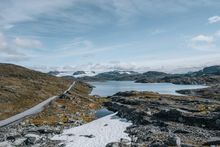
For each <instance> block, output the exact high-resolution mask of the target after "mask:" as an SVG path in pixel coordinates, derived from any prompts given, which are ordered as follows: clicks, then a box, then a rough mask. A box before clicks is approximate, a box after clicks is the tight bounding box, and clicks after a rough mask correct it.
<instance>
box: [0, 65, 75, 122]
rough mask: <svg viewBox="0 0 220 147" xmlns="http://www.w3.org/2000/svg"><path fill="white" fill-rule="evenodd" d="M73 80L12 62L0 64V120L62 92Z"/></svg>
mask: <svg viewBox="0 0 220 147" xmlns="http://www.w3.org/2000/svg"><path fill="white" fill-rule="evenodd" d="M72 82H73V80H70V79H64V78H57V77H54V76H50V75H48V74H44V73H41V72H37V71H33V70H30V69H27V68H24V67H21V66H17V65H12V64H3V63H1V64H0V87H1V88H0V108H1V110H0V120H2V119H5V118H7V117H9V116H12V115H15V114H17V113H18V112H22V111H24V110H26V109H28V108H30V107H32V106H34V105H36V104H38V103H39V102H41V101H43V100H46V99H48V98H49V97H51V96H54V95H59V94H62V93H63V92H64V91H65V90H66V89H67V88H68V87H69V86H70V85H71V83H72Z"/></svg>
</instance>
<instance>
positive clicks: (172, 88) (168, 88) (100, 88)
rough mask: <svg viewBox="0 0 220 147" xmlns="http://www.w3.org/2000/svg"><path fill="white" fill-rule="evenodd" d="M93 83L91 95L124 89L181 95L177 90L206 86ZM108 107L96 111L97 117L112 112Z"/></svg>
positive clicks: (117, 82) (120, 82)
mask: <svg viewBox="0 0 220 147" xmlns="http://www.w3.org/2000/svg"><path fill="white" fill-rule="evenodd" d="M89 83H90V84H91V85H93V86H95V88H93V91H92V93H91V95H100V96H111V95H113V94H115V93H117V92H123V91H131V90H137V91H153V92H159V93H161V94H173V95H181V94H178V93H176V90H182V89H198V88H206V87H207V86H203V85H176V84H172V83H135V82H133V81H105V82H89ZM112 113H113V112H112V111H109V110H108V109H106V108H102V109H100V110H98V111H97V112H96V118H101V117H103V116H106V115H109V114H112Z"/></svg>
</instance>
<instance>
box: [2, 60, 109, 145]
mask: <svg viewBox="0 0 220 147" xmlns="http://www.w3.org/2000/svg"><path fill="white" fill-rule="evenodd" d="M0 71H1V72H0V75H1V76H0V78H1V82H0V84H1V89H0V100H1V103H0V105H1V118H2V119H4V118H8V117H9V116H12V115H14V114H17V113H19V112H23V111H24V110H26V109H29V108H31V107H32V106H34V105H36V104H38V103H40V102H41V101H43V100H46V99H48V98H49V97H50V96H55V95H57V96H58V98H57V99H55V100H54V101H52V102H51V103H50V104H49V105H48V106H46V108H45V109H44V110H43V111H42V112H40V113H38V114H36V115H33V116H29V117H28V118H24V119H22V120H18V122H15V123H13V124H10V125H7V126H4V127H1V128H0V146H11V145H12V146H22V147H23V146H60V145H58V142H57V141H52V140H50V137H51V136H53V135H55V134H59V133H61V132H62V130H63V129H64V128H69V127H75V126H79V125H82V124H84V123H87V122H90V121H92V120H94V119H96V116H95V113H96V110H97V109H100V108H101V107H102V105H103V104H102V103H103V102H104V101H106V100H105V99H101V98H100V97H98V96H90V95H89V93H90V92H91V90H92V88H93V87H92V86H90V85H88V84H86V83H83V82H80V81H75V82H74V83H75V84H74V86H73V87H71V88H70V89H69V90H68V91H66V92H65V93H64V91H65V90H67V89H68V87H69V86H70V85H71V84H72V82H73V81H74V80H73V79H72V78H57V77H54V76H49V75H48V74H43V73H40V72H36V71H32V70H29V69H26V68H24V67H20V66H16V65H11V64H1V68H0ZM48 88H49V89H48ZM2 108H3V109H2Z"/></svg>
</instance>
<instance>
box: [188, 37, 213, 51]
mask: <svg viewBox="0 0 220 147" xmlns="http://www.w3.org/2000/svg"><path fill="white" fill-rule="evenodd" d="M189 46H190V47H191V48H193V49H197V50H201V51H213V50H215V48H216V45H215V40H214V37H213V36H207V35H198V36H195V37H193V38H192V39H191V40H190V42H189Z"/></svg>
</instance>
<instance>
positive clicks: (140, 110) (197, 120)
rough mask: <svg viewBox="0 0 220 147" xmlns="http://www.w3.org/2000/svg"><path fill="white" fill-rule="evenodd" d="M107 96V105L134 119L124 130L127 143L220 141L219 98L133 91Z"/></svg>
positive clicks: (151, 143)
mask: <svg viewBox="0 0 220 147" xmlns="http://www.w3.org/2000/svg"><path fill="white" fill-rule="evenodd" d="M109 98H110V99H111V100H112V101H111V102H107V103H106V104H105V105H106V107H107V108H108V109H110V110H112V111H115V112H116V111H117V112H118V115H119V116H121V117H123V118H127V119H128V120H130V121H132V122H133V123H134V125H132V126H130V127H128V128H127V130H126V132H127V133H128V134H129V136H130V137H131V139H132V142H131V144H130V145H127V146H140V147H142V146H143V147H144V146H155V147H156V146H161V147H162V146H164V147H165V146H187V147H188V146H190V147H191V146H210V145H217V146H218V145H220V139H219V130H220V102H219V101H214V100H208V99H200V98H198V97H187V96H173V95H161V94H158V93H153V92H136V91H130V92H120V93H117V94H115V95H114V96H111V97H109ZM113 144H117V143H112V144H111V145H112V146H114V145H113ZM119 144H120V146H123V142H121V143H119ZM111 145H109V146H111ZM112 146H111V147H112ZM125 146H126V145H125Z"/></svg>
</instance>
